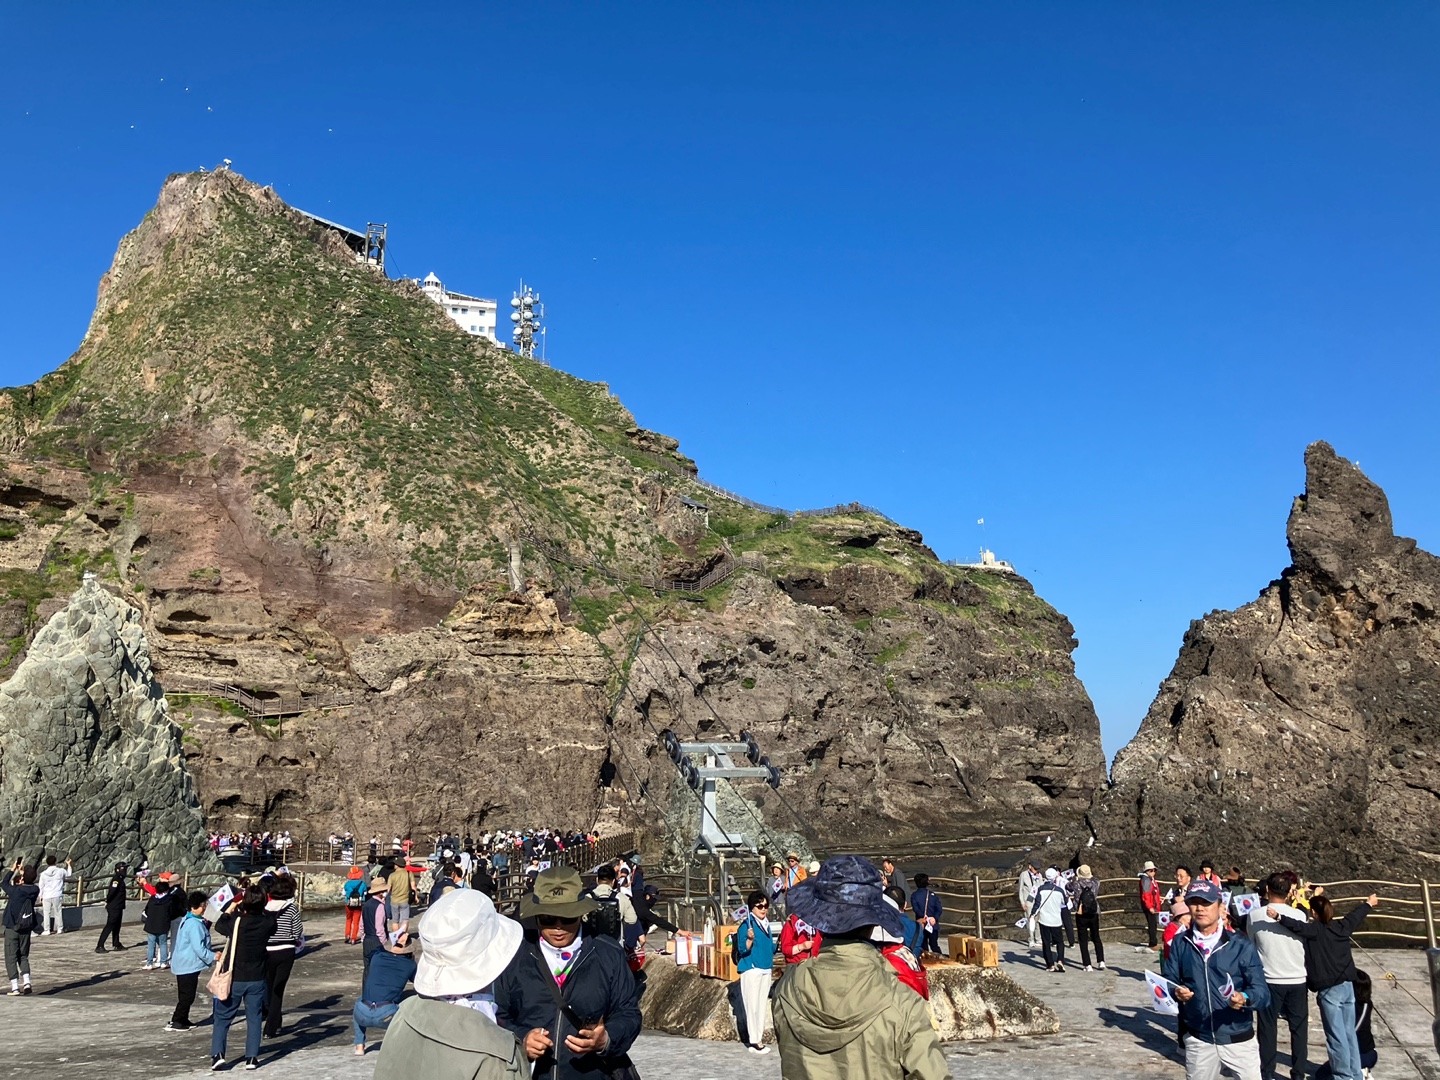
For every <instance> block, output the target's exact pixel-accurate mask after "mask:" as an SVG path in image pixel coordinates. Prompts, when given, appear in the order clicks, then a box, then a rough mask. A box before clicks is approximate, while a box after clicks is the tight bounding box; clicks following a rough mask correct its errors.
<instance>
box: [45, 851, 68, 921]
mask: <svg viewBox="0 0 1440 1080" xmlns="http://www.w3.org/2000/svg"><path fill="white" fill-rule="evenodd" d="M69 877H70V860H69V859H66V860H65V865H64V866H56V865H55V856H54V855H47V856H45V869H44V870H41V871H40V882H39V884H40V903H41V904H42V905H43V906H44V909H45V921H44V922H43V923H42V924H41V926H40V936H41V937H46V936H47V935H48V934H49V933H50V924H51V922H52V921H53V922H54V924H55V933H57V934H63V933H64V932H65V919H64V916H63V914H62V912H61V905H62V904H64V902H65V882H66V881H67V880H68V879H69Z"/></svg>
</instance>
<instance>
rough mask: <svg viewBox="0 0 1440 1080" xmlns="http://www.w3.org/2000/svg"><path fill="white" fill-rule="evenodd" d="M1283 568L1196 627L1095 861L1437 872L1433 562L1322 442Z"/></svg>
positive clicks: (1163, 691) (1128, 771) (1439, 587)
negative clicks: (1113, 857) (1107, 856)
mask: <svg viewBox="0 0 1440 1080" xmlns="http://www.w3.org/2000/svg"><path fill="white" fill-rule="evenodd" d="M1287 538H1288V541H1289V546H1290V554H1291V565H1290V567H1289V568H1288V569H1286V570H1285V571H1284V573H1283V574H1281V576H1280V578H1279V579H1278V580H1276V581H1274V582H1271V584H1270V585H1269V586H1268V587H1266V588H1265V590H1264V591H1263V592H1261V594H1260V596H1259V597H1258V598H1257V599H1256V600H1255V601H1253V602H1252V603H1250V604H1247V605H1245V606H1244V607H1242V608H1239V609H1238V610H1235V611H1217V612H1212V613H1211V614H1209V615H1207V616H1205V618H1203V619H1200V620H1197V621H1196V622H1194V623H1192V624H1191V626H1190V630H1189V632H1188V633H1187V634H1186V635H1185V640H1184V644H1183V645H1182V646H1181V649H1180V655H1179V657H1178V659H1177V660H1176V663H1175V668H1174V670H1173V671H1172V672H1171V674H1170V676H1169V677H1168V678H1167V679H1166V680H1165V681H1164V682H1163V683H1162V684H1161V686H1160V692H1159V694H1158V695H1157V697H1156V698H1155V702H1154V704H1153V705H1151V707H1150V711H1149V712H1148V713H1147V714H1146V716H1145V720H1144V722H1143V723H1142V724H1141V727H1140V731H1139V733H1138V734H1137V735H1136V736H1135V738H1134V740H1133V741H1132V742H1131V743H1130V744H1129V745H1128V746H1126V747H1125V748H1124V749H1123V750H1121V751H1120V753H1119V754H1118V755H1117V757H1116V759H1115V766H1114V771H1113V781H1114V788H1113V790H1111V791H1110V792H1109V793H1108V794H1107V795H1106V796H1105V798H1104V799H1103V800H1102V803H1101V806H1100V808H1099V812H1098V814H1097V815H1096V822H1097V829H1098V831H1099V834H1100V839H1101V841H1102V842H1103V844H1104V847H1105V850H1107V851H1109V852H1112V853H1119V854H1121V855H1122V856H1123V861H1124V862H1125V863H1126V864H1128V866H1129V868H1132V869H1133V867H1134V866H1135V865H1136V864H1137V862H1136V861H1137V860H1138V859H1142V858H1147V857H1148V858H1154V859H1156V860H1157V861H1158V860H1169V861H1193V860H1196V859H1198V858H1203V857H1210V858H1213V859H1214V860H1215V862H1216V864H1217V865H1220V866H1228V865H1230V864H1232V863H1234V864H1238V865H1240V866H1242V867H1244V868H1245V869H1246V870H1247V872H1249V873H1250V874H1252V875H1253V874H1254V873H1255V872H1256V871H1257V870H1260V869H1267V870H1268V869H1276V868H1281V867H1296V868H1298V869H1300V870H1301V871H1302V872H1304V873H1306V874H1308V875H1309V876H1311V877H1312V878H1315V879H1317V880H1321V879H1327V878H1329V879H1334V878H1337V877H1346V876H1351V875H1361V876H1365V877H1376V876H1386V875H1391V876H1394V877H1396V878H1397V879H1399V880H1416V879H1418V878H1421V877H1433V876H1434V875H1435V873H1436V871H1437V868H1440V752H1437V746H1440V618H1437V611H1440V559H1437V558H1436V557H1435V556H1434V555H1431V554H1429V553H1428V552H1425V551H1423V550H1420V549H1419V548H1418V547H1417V546H1416V544H1415V541H1413V540H1409V539H1406V538H1404V537H1399V536H1396V535H1395V534H1394V529H1393V525H1392V521H1391V516H1390V507H1389V503H1388V501H1387V499H1386V497H1385V493H1384V492H1383V491H1381V490H1380V488H1379V487H1378V486H1376V485H1375V484H1374V483H1373V482H1372V481H1371V480H1369V479H1368V478H1367V477H1366V476H1365V474H1364V473H1362V472H1361V471H1360V469H1359V467H1358V466H1356V465H1354V464H1352V463H1351V462H1349V461H1346V460H1345V459H1344V458H1342V457H1339V456H1338V455H1337V454H1336V453H1335V451H1334V450H1333V449H1332V448H1331V447H1330V446H1329V445H1327V444H1326V443H1323V442H1318V443H1315V444H1313V445H1312V446H1310V447H1309V449H1307V450H1306V452H1305V492H1304V494H1303V495H1300V496H1298V497H1297V498H1296V499H1295V501H1294V505H1293V506H1292V508H1291V511H1290V520H1289V524H1288V526H1287Z"/></svg>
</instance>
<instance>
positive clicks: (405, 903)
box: [386, 860, 410, 930]
mask: <svg viewBox="0 0 1440 1080" xmlns="http://www.w3.org/2000/svg"><path fill="white" fill-rule="evenodd" d="M406 865H407V860H402V861H401V862H399V863H397V864H396V866H395V868H394V869H393V870H391V871H390V874H389V876H388V877H387V879H386V881H387V882H388V884H389V885H390V910H391V912H392V913H393V914H394V922H393V923H392V924H391V927H390V929H391V930H409V929H410V871H409V870H407V869H405V867H406Z"/></svg>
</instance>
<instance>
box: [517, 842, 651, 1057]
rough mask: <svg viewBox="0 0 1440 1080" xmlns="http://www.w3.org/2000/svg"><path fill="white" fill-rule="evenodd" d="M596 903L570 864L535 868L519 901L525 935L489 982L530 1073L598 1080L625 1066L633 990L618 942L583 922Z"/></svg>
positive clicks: (634, 1020)
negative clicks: (587, 929) (591, 930)
mask: <svg viewBox="0 0 1440 1080" xmlns="http://www.w3.org/2000/svg"><path fill="white" fill-rule="evenodd" d="M597 906H598V904H597V902H596V901H595V899H594V898H593V897H590V896H586V895H584V887H583V885H582V883H581V881H580V874H579V872H578V871H577V870H575V869H574V868H573V867H569V866H552V867H550V868H549V869H548V870H542V871H541V872H540V873H539V874H537V875H536V878H535V885H534V888H533V889H532V891H531V892H530V893H529V894H528V895H527V896H526V897H525V898H524V899H523V900H521V901H520V911H519V917H520V919H521V921H522V923H524V924H525V927H526V929H525V937H524V940H523V941H522V942H521V944H520V948H519V950H518V951H517V952H516V953H515V956H514V958H513V959H512V960H511V961H510V964H509V966H508V967H507V968H506V969H505V971H504V973H503V974H502V975H501V976H500V978H499V979H498V980H497V981H496V983H495V1008H496V1020H497V1021H498V1022H499V1024H500V1026H501V1027H504V1028H507V1029H508V1030H510V1031H513V1032H514V1033H515V1036H516V1038H518V1039H519V1040H520V1043H521V1046H522V1047H523V1048H524V1051H525V1056H526V1057H527V1058H528V1059H529V1060H530V1061H531V1062H532V1063H533V1065H534V1074H533V1075H534V1076H536V1077H545V1078H548V1080H599V1078H601V1077H611V1076H615V1075H617V1074H623V1073H624V1072H625V1071H626V1070H628V1069H629V1068H630V1066H631V1062H630V1058H629V1057H628V1054H627V1052H628V1051H629V1049H630V1046H631V1044H632V1043H634V1041H635V1037H636V1036H637V1035H639V1034H640V992H639V989H638V988H637V987H636V984H635V977H634V976H633V975H632V974H631V972H630V963H629V960H628V958H627V957H626V955H625V950H624V948H623V947H622V946H621V945H620V942H619V941H618V940H614V939H611V938H609V937H606V936H603V935H587V934H586V933H585V932H584V930H583V929H582V925H581V920H582V919H583V918H584V917H585V916H586V915H588V914H589V913H590V912H592V911H594V910H595V908H596V907H597Z"/></svg>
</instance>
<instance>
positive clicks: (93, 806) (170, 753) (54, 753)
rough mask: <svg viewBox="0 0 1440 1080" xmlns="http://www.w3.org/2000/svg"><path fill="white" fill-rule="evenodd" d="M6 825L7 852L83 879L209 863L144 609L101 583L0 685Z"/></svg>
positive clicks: (77, 600) (52, 624)
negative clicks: (42, 859) (118, 870)
mask: <svg viewBox="0 0 1440 1080" xmlns="http://www.w3.org/2000/svg"><path fill="white" fill-rule="evenodd" d="M0 830H3V842H4V848H5V853H6V855H7V856H8V855H10V854H12V853H13V854H15V855H19V856H24V857H25V858H26V859H27V860H32V859H36V858H38V857H39V856H40V855H41V854H42V853H49V854H53V855H55V856H57V857H58V858H60V859H64V858H67V857H68V858H72V859H74V860H75V865H76V868H77V869H78V870H79V871H80V872H81V873H82V874H86V875H89V874H95V873H99V872H101V871H102V870H103V869H105V868H106V867H108V865H109V864H111V863H113V862H115V861H117V860H121V859H124V860H127V861H129V862H131V863H132V865H133V864H135V863H138V862H139V861H140V860H141V859H142V858H146V857H148V858H149V859H150V861H151V863H152V864H155V865H164V866H166V867H172V868H173V867H188V866H193V865H197V864H199V863H202V862H205V861H207V859H208V851H207V849H206V847H205V826H204V819H203V817H202V815H201V812H200V805H199V800H198V799H197V798H196V795H195V787H194V784H193V783H192V782H191V779H190V774H189V772H188V771H187V770H186V767H185V758H184V755H183V753H182V751H181V732H180V728H179V727H178V726H177V725H176V724H175V723H173V722H172V721H171V719H170V717H169V712H168V708H167V705H166V702H165V697H164V694H163V692H162V691H161V689H160V686H159V685H158V684H157V683H156V682H155V678H154V675H153V674H152V672H151V668H150V650H149V647H148V646H147V644H146V641H145V634H144V632H143V631H142V629H141V623H140V613H139V612H138V611H137V610H135V609H134V608H132V607H130V606H129V605H128V604H126V603H125V602H124V601H122V600H120V599H118V598H116V597H115V596H112V595H111V594H110V593H108V592H106V591H105V590H104V589H102V588H101V587H100V586H99V585H98V584H97V583H96V582H95V581H94V580H93V579H92V580H86V581H85V582H84V584H82V585H81V587H80V589H79V590H78V591H77V592H76V593H75V594H74V596H72V597H71V599H70V603H69V604H68V605H67V606H66V607H65V608H63V609H61V610H60V611H58V612H56V614H55V615H54V616H53V617H52V618H51V619H50V621H49V622H48V623H46V624H45V626H44V627H43V628H42V629H41V631H40V632H39V634H37V635H36V637H35V640H34V642H33V643H32V644H31V646H30V650H29V654H28V655H27V656H26V658H25V661H24V662H23V663H22V664H21V665H20V667H19V669H18V670H17V671H16V672H15V674H14V676H12V677H11V679H10V680H9V681H8V682H6V683H5V684H4V685H3V686H0Z"/></svg>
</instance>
